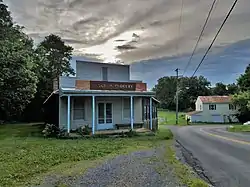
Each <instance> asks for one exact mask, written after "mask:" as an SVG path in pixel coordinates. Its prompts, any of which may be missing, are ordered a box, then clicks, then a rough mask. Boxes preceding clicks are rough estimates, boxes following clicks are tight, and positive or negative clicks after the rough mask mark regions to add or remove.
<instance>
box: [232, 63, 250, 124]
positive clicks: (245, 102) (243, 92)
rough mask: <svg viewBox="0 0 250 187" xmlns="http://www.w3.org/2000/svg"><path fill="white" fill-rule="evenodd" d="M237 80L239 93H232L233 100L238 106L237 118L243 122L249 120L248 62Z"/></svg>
mask: <svg viewBox="0 0 250 187" xmlns="http://www.w3.org/2000/svg"><path fill="white" fill-rule="evenodd" d="M237 82H238V85H239V88H240V93H238V94H235V95H234V97H233V102H234V103H235V104H236V105H238V106H239V107H240V109H239V113H238V115H237V118H238V119H239V121H240V122H242V123H244V122H246V121H250V64H249V65H248V66H247V68H246V70H245V73H244V74H243V75H241V76H240V77H239V79H238V80H237Z"/></svg>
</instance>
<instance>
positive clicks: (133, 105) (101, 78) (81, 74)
mask: <svg viewBox="0 0 250 187" xmlns="http://www.w3.org/2000/svg"><path fill="white" fill-rule="evenodd" d="M74 67H75V72H76V75H75V76H70V77H68V76H60V77H59V79H58V80H57V81H56V82H55V84H54V85H55V87H54V92H53V93H52V94H51V96H50V97H49V98H48V99H47V100H46V102H45V108H46V109H45V110H46V111H47V113H46V114H47V122H48V123H49V122H52V123H54V124H58V125H59V127H64V128H66V129H67V131H68V132H70V131H71V130H76V129H77V128H78V127H81V126H84V125H88V126H89V127H90V128H92V133H93V134H94V133H95V132H96V131H98V130H106V129H116V128H119V126H127V127H128V128H132V129H133V128H135V125H138V124H139V125H140V126H141V127H144V128H148V129H153V128H157V123H158V121H157V109H156V104H157V102H158V101H157V100H156V99H155V98H154V95H155V93H154V92H152V91H148V90H147V84H146V83H143V82H142V81H140V80H131V79H130V66H129V65H121V64H111V63H109V64H108V63H100V62H93V61H92V62H91V61H76V64H74ZM53 111H56V113H55V112H53Z"/></svg>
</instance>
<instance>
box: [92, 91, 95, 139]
mask: <svg viewBox="0 0 250 187" xmlns="http://www.w3.org/2000/svg"><path fill="white" fill-rule="evenodd" d="M94 134H95V96H94V95H93V96H92V135H94Z"/></svg>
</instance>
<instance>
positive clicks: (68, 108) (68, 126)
mask: <svg viewBox="0 0 250 187" xmlns="http://www.w3.org/2000/svg"><path fill="white" fill-rule="evenodd" d="M67 106H68V107H67V132H68V133H70V121H71V117H70V96H68V105H67Z"/></svg>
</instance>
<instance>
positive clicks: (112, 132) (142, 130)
mask: <svg viewBox="0 0 250 187" xmlns="http://www.w3.org/2000/svg"><path fill="white" fill-rule="evenodd" d="M129 131H130V129H114V130H100V131H96V132H95V135H118V134H121V133H126V132H129ZM134 131H135V132H137V133H147V132H151V131H150V130H149V129H146V128H138V129H134ZM69 136H70V137H81V135H80V134H77V133H70V134H69ZM87 136H90V135H86V137H87Z"/></svg>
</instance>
